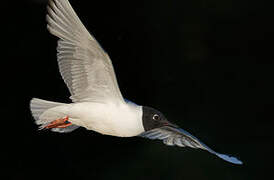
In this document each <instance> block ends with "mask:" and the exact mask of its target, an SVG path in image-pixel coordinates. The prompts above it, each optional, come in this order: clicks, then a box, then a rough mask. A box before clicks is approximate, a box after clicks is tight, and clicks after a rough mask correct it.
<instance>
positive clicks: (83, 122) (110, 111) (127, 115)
mask: <svg viewBox="0 0 274 180" xmlns="http://www.w3.org/2000/svg"><path fill="white" fill-rule="evenodd" d="M71 107H72V108H71V111H70V115H69V117H70V121H71V122H72V123H74V124H76V125H79V126H83V127H85V128H87V129H89V130H93V131H96V132H99V133H102V134H106V135H112V136H120V137H130V136H136V135H139V134H141V133H142V132H144V128H143V123H142V107H141V106H137V105H132V104H124V103H123V104H119V105H117V104H112V103H111V104H103V103H93V102H83V103H75V104H73V105H72V106H71Z"/></svg>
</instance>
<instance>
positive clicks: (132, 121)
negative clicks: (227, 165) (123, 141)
mask: <svg viewBox="0 0 274 180" xmlns="http://www.w3.org/2000/svg"><path fill="white" fill-rule="evenodd" d="M47 12H48V13H47V16H46V20H47V29H48V30H49V32H50V33H51V34H53V35H55V36H57V37H58V38H59V40H58V46H57V52H58V53H57V61H58V66H59V71H60V74H61V76H62V78H63V80H64V82H65V83H66V85H67V87H68V89H69V92H70V94H71V96H70V99H71V100H72V103H68V104H66V103H59V102H51V101H46V100H42V99H38V98H33V99H32V100H31V102H30V109H31V113H32V116H33V118H34V119H35V123H36V124H37V125H39V129H49V130H51V131H54V132H60V133H67V132H71V131H73V130H75V129H77V128H79V127H84V128H86V129H88V130H92V131H96V132H98V133H101V134H104V135H111V136H118V137H133V136H139V137H145V138H149V139H158V140H162V141H163V143H164V144H166V145H169V146H174V145H176V146H179V147H191V148H199V149H203V150H206V151H208V152H210V153H212V154H215V155H216V156H218V157H220V158H222V159H223V160H225V161H228V162H231V163H234V164H242V162H241V161H240V160H238V159H237V158H235V157H232V156H228V155H225V154H220V153H217V152H215V151H213V150H212V149H211V148H209V147H208V146H206V145H205V144H203V143H202V142H201V141H200V140H198V139H197V138H196V137H194V136H193V135H191V134H190V133H188V132H187V131H185V130H183V129H181V128H180V127H179V126H177V125H175V124H173V123H170V122H169V121H168V120H167V118H166V117H165V116H164V115H163V114H162V113H161V112H160V111H158V110H156V109H154V108H151V107H148V106H141V105H137V104H135V103H133V102H131V101H129V100H126V99H124V98H123V96H122V94H121V92H120V90H119V87H118V83H117V79H116V76H115V73H114V69H113V66H112V62H111V60H110V58H109V56H108V54H107V53H106V52H105V51H104V50H103V49H102V48H101V46H100V45H99V43H98V42H97V41H96V40H95V38H94V37H93V36H92V35H91V34H90V33H89V32H88V30H87V29H86V28H85V26H84V25H83V24H82V22H81V20H80V19H79V18H78V16H77V14H76V13H75V11H74V10H73V8H72V6H71V5H70V3H69V1H68V0H50V1H49V4H48V6H47Z"/></svg>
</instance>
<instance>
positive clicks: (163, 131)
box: [140, 126, 242, 164]
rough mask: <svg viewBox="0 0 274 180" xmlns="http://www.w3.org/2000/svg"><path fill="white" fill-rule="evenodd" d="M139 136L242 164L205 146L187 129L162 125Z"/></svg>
mask: <svg viewBox="0 0 274 180" xmlns="http://www.w3.org/2000/svg"><path fill="white" fill-rule="evenodd" d="M140 136H141V137H145V138H149V139H159V140H162V141H163V143H164V144H166V145H168V146H175V145H176V146H179V147H191V148H200V149H203V150H206V151H208V152H210V153H212V154H215V155H216V156H218V157H220V158H222V159H223V160H225V161H228V162H231V163H234V164H242V162H241V161H240V160H238V159H237V158H235V157H231V156H228V155H225V154H220V153H217V152H215V151H213V150H212V149H211V148H209V147H208V146H206V145H205V144H204V143H202V142H201V141H200V140H198V139H197V138H196V137H194V136H192V135H191V134H190V133H188V132H187V131H185V130H183V129H180V128H174V127H170V126H164V127H161V128H157V129H152V130H150V131H146V132H144V133H142V134H140Z"/></svg>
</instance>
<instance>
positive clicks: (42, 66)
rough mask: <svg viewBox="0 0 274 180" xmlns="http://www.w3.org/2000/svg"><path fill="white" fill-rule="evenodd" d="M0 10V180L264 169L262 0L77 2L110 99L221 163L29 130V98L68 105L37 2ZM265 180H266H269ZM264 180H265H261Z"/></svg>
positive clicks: (252, 175)
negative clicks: (103, 58)
mask: <svg viewBox="0 0 274 180" xmlns="http://www.w3.org/2000/svg"><path fill="white" fill-rule="evenodd" d="M11 3H13V4H8V5H5V6H4V5H3V4H2V5H1V6H2V7H4V8H5V10H6V11H7V13H6V14H5V15H3V16H2V29H4V31H5V33H2V42H3V40H4V43H5V44H4V43H3V44H4V45H5V46H4V48H3V47H2V54H4V55H6V57H5V58H3V56H2V58H3V59H2V65H3V66H2V68H1V69H2V70H1V73H3V75H2V80H3V81H2V83H3V84H2V88H1V89H2V90H3V91H4V92H3V94H2V96H3V97H2V98H3V99H4V100H5V101H4V102H5V106H3V108H2V110H3V111H4V113H3V117H2V122H3V123H4V122H8V125H2V127H1V129H2V132H4V135H3V136H2V137H3V138H2V139H3V142H4V144H6V145H4V146H3V147H2V148H1V149H2V150H4V153H3V157H4V161H2V163H3V164H4V167H5V168H4V175H5V176H6V178H5V179H20V180H22V179H34V178H35V179H47V180H49V179H50V180H53V179H77V180H78V179H121V180H122V179H130V180H135V179H136V180H137V179H164V180H169V179H176V180H177V179H193V180H196V179H210V180H213V179H216V180H217V179H218V180H220V179H225V180H228V179H231V180H243V179H248V180H252V179H265V178H266V177H268V176H269V175H271V171H273V160H274V158H273V156H274V155H273V153H274V146H273V145H274V135H273V127H274V126H273V100H274V95H273V92H274V87H273V77H274V74H273V72H274V71H273V70H274V61H273V32H274V28H273V18H274V15H273V13H272V11H273V10H272V7H273V6H271V5H270V4H266V3H265V2H264V1H247V0H240V1H239V0H221V1H220V0H191V1H189V0H177V1H176V0H167V1H161V0H150V1H149V0H148V1H141V0H139V1H107V0H101V1H93V0H89V1H77V0H71V4H72V6H73V7H74V9H75V10H76V12H77V13H78V15H79V17H80V19H81V20H82V21H83V23H84V24H85V26H86V27H87V29H88V30H89V31H90V32H92V33H93V35H94V36H95V37H96V39H97V40H98V41H99V42H100V44H101V45H102V46H103V48H104V49H105V50H106V51H107V52H108V53H109V55H110V57H111V59H112V61H113V65H114V68H115V71H116V75H117V77H118V81H119V85H120V89H121V92H122V94H123V95H124V97H126V98H127V99H130V100H131V101H134V102H136V103H137V104H141V105H147V106H152V107H155V108H157V109H159V110H161V111H162V112H163V113H164V114H165V115H166V117H167V118H168V119H169V120H170V121H171V122H174V123H176V124H178V125H180V126H181V127H182V128H184V129H185V130H187V131H189V132H191V133H192V134H193V135H195V136H196V137H198V138H199V139H200V140H201V141H203V142H204V143H205V144H207V145H209V146H210V147H212V148H213V149H214V150H216V151H218V152H221V153H228V154H231V155H234V156H236V157H238V158H239V159H241V160H242V161H243V162H244V164H243V165H242V166H238V165H233V164H230V163H227V162H225V161H223V160H221V159H219V158H217V157H215V156H214V155H211V154H209V153H207V152H205V151H201V150H193V149H190V148H179V147H168V146H165V145H163V143H162V142H160V141H151V140H147V139H142V138H137V137H136V138H135V137H134V138H118V137H111V136H103V135H100V134H98V133H96V132H92V131H87V130H85V129H84V128H81V129H78V130H76V131H74V132H72V133H70V134H58V133H52V132H48V131H37V127H36V125H35V124H34V123H33V119H32V117H31V115H30V112H29V100H30V99H31V98H32V97H38V98H42V99H47V100H52V101H59V102H69V98H68V97H69V92H68V90H67V88H66V86H65V84H64V83H63V80H62V78H61V76H60V75H59V72H58V67H57V62H56V50H55V49H56V41H57V38H55V37H54V36H52V35H50V34H49V33H48V32H47V30H46V21H45V15H46V0H44V1H42V0H32V1H31V0H25V1H11ZM269 178H271V177H269ZM272 178H273V177H272Z"/></svg>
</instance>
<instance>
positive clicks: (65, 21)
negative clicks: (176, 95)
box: [46, 0, 124, 102]
mask: <svg viewBox="0 0 274 180" xmlns="http://www.w3.org/2000/svg"><path fill="white" fill-rule="evenodd" d="M47 9H48V14H47V17H46V19H47V22H48V25H47V28H48V30H49V31H50V33H51V34H53V35H55V36H57V37H59V38H60V40H59V41H58V47H57V52H58V54H57V60H58V65H59V70H60V73H61V75H62V78H63V79H64V81H65V83H66V85H67V87H68V89H69V91H70V93H71V97H70V98H71V99H72V101H73V102H79V101H105V100H106V99H107V100H110V99H113V100H114V101H117V100H118V101H122V102H124V100H123V97H122V94H121V92H120V90H119V87H118V83H117V80H116V76H115V73H114V69H113V66H112V63H111V60H110V58H109V56H108V55H107V54H106V53H105V52H104V50H103V49H102V48H101V47H100V45H99V43H98V42H97V41H96V40H95V38H94V37H92V36H91V35H90V33H89V32H88V31H87V29H86V28H85V27H84V25H83V24H82V22H81V20H80V19H79V18H78V16H77V15H76V13H75V11H74V10H73V8H72V7H71V5H70V3H69V2H68V0H50V1H49V6H48V8H47Z"/></svg>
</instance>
